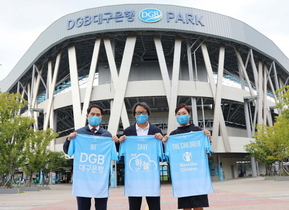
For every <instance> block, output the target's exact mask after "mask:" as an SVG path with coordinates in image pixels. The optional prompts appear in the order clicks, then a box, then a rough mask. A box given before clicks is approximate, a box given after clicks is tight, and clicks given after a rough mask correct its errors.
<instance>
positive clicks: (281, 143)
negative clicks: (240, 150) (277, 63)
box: [245, 86, 289, 175]
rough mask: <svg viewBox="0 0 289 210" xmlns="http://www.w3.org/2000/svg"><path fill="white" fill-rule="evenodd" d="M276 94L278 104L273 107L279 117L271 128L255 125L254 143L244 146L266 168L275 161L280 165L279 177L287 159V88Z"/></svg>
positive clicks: (288, 112) (288, 152) (288, 91)
mask: <svg viewBox="0 0 289 210" xmlns="http://www.w3.org/2000/svg"><path fill="white" fill-rule="evenodd" d="M276 94H277V95H278V96H279V98H280V102H279V103H277V105H276V106H275V107H276V108H278V109H280V110H281V115H280V116H278V117H276V119H275V120H276V122H275V123H274V125H273V126H271V127H269V126H266V125H257V126H256V128H257V130H258V131H257V132H256V133H255V135H254V137H255V141H254V142H251V143H250V144H248V145H246V146H245V149H246V151H247V152H250V153H251V155H252V156H253V157H255V158H257V159H259V160H260V161H261V162H263V163H264V164H265V165H267V166H271V165H272V163H274V162H276V161H277V162H278V163H279V164H280V170H281V173H280V175H283V174H284V171H283V169H284V168H283V161H285V159H287V158H289V132H288V130H289V110H288V107H289V86H285V87H283V88H281V89H279V90H278V91H276Z"/></svg>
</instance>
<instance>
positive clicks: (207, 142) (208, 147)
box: [204, 134, 213, 156]
mask: <svg viewBox="0 0 289 210" xmlns="http://www.w3.org/2000/svg"><path fill="white" fill-rule="evenodd" d="M204 141H205V149H206V151H208V153H209V155H210V156H211V155H212V153H213V150H212V147H211V144H210V139H209V137H208V136H206V135H205V134H204Z"/></svg>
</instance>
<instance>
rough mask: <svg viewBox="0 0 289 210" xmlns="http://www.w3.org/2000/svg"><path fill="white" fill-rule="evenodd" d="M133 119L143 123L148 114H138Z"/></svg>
mask: <svg viewBox="0 0 289 210" xmlns="http://www.w3.org/2000/svg"><path fill="white" fill-rule="evenodd" d="M135 119H136V121H137V123H139V124H144V123H145V122H146V121H148V119H149V116H148V115H147V114H140V115H138V116H135Z"/></svg>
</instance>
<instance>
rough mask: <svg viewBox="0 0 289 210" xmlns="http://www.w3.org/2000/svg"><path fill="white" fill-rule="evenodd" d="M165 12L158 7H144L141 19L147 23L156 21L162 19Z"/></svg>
mask: <svg viewBox="0 0 289 210" xmlns="http://www.w3.org/2000/svg"><path fill="white" fill-rule="evenodd" d="M162 17H163V14H162V12H161V11H160V10H158V9H151V8H150V9H143V10H142V11H140V13H139V19H141V20H142V21H143V22H146V23H155V22H158V21H160V20H161V19H162Z"/></svg>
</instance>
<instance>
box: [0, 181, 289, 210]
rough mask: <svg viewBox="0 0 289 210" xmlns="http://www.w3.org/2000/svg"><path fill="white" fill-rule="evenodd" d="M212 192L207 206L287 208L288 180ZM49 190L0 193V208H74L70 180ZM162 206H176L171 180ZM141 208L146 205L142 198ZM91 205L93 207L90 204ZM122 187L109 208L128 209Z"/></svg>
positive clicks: (217, 186) (220, 186) (231, 184)
mask: <svg viewBox="0 0 289 210" xmlns="http://www.w3.org/2000/svg"><path fill="white" fill-rule="evenodd" d="M213 186H214V190H215V192H214V193H212V194H210V195H209V202H210V208H206V209H208V210H209V209H210V210H245V209H246V210H248V209H250V210H251V209H253V210H264V209H282V210H284V209H289V181H273V180H264V178H262V177H257V178H238V179H234V180H228V181H222V182H214V183H213ZM50 187H51V190H41V191H30V192H28V191H27V192H24V193H20V194H0V209H5V210H12V209H13V210H14V209H15V210H17V209H32V210H48V209H49V210H51V209H53V210H68V209H69V210H76V209H77V207H76V200H75V197H74V196H72V195H71V185H70V184H57V185H51V186H50ZM161 193H162V197H161V205H162V210H171V209H177V199H176V198H173V196H172V190H171V185H170V184H163V185H162V187H161ZM143 202H144V203H143V205H142V210H145V209H147V208H146V203H145V199H143ZM92 209H93V208H92ZM127 209H128V203H127V198H126V197H125V196H124V195H123V187H118V188H111V189H110V198H109V202H108V210H127Z"/></svg>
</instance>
